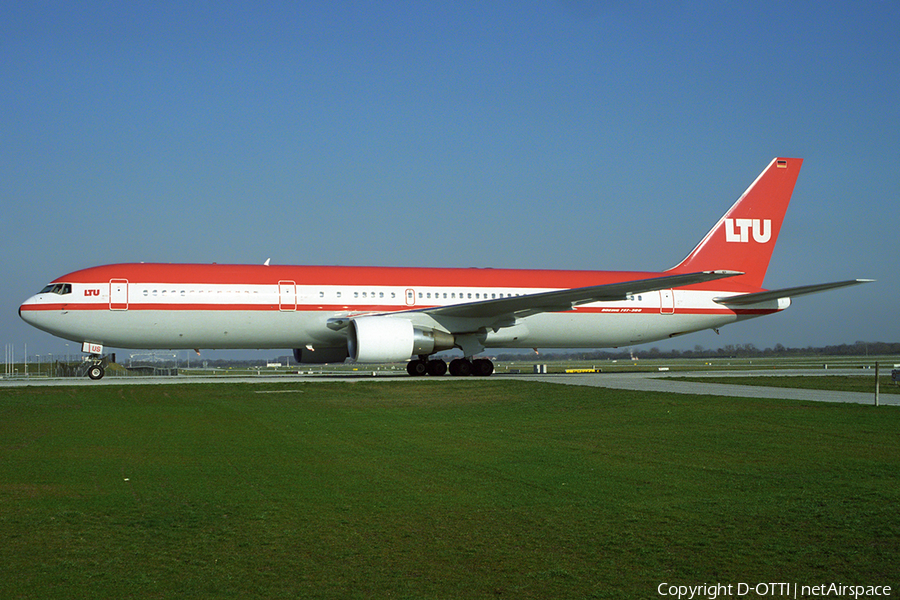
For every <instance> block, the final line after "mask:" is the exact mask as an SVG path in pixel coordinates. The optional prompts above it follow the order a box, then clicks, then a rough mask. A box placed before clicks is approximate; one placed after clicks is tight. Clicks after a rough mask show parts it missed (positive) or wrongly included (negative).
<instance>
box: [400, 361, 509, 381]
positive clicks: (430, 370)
mask: <svg viewBox="0 0 900 600" xmlns="http://www.w3.org/2000/svg"><path fill="white" fill-rule="evenodd" d="M447 371H448V368H447V363H445V362H444V361H442V360H440V359H436V358H432V359H428V358H422V357H419V358H414V359H413V360H411V361H409V362H408V363H406V372H407V373H409V374H410V375H413V376H415V377H418V376H420V375H434V376H436V377H440V376H441V375H445V374H446V373H447ZM449 371H450V374H451V375H453V376H454V377H464V376H467V375H478V376H481V377H487V376H488V375H490V374H491V373H493V372H494V363H492V362H491V361H490V360H488V359H486V358H476V359H475V360H469V359H467V358H457V359H454V360H451V361H450V368H449Z"/></svg>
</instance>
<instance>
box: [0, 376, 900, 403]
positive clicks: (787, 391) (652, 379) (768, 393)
mask: <svg viewBox="0 0 900 600" xmlns="http://www.w3.org/2000/svg"><path fill="white" fill-rule="evenodd" d="M825 375H853V376H860V377H862V376H868V377H871V378H872V379H874V372H872V373H871V374H870V373H865V375H863V374H861V373H860V371H859V370H858V369H829V370H821V371H810V370H779V371H714V372H708V371H678V372H670V373H578V374H552V375H507V374H497V375H494V378H497V379H504V380H505V379H513V380H520V381H532V382H543V383H552V384H557V385H580V386H589V387H604V388H610V389H619V390H634V391H646V392H664V393H670V394H700V395H706V396H727V397H733V398H772V399H779V400H807V401H813V402H850V403H856V404H874V403H875V386H874V382H873V384H872V392H871V393H859V392H834V391H827V390H804V389H794V388H782V387H775V386H771V387H770V386H750V385H736V384H735V385H732V384H723V383H702V382H688V381H676V380H674V379H673V378H676V377H692V378H701V377H717V378H725V377H748V376H749V377H819V376H825ZM441 379H442V380H447V381H454V380H456V381H458V380H457V379H456V378H451V377H446V378H441ZM294 381H304V382H312V381H315V382H343V383H353V382H358V381H379V382H395V383H399V382H404V381H409V382H412V381H421V380H420V379H419V378H414V377H409V376H408V375H406V374H402V375H395V374H383V373H382V374H379V375H377V376H373V375H372V372H360V373H359V374H354V375H345V376H344V375H341V376H328V375H260V376H256V377H252V376H251V377H230V376H224V375H223V376H218V377H194V376H178V377H104V378H103V379H101V380H100V381H91V380H90V379H88V378H86V377H85V378H78V379H69V378H54V379H48V378H33V379H24V378H18V379H0V388H4V387H21V386H71V385H75V386H82V385H148V384H157V385H172V384H185V383H192V384H202V383H271V382H294ZM469 381H472V382H477V381H482V380H481V379H480V378H477V377H472V378H470V379H469ZM879 404H880V405H885V406H900V394H885V393H882V394H880V396H879Z"/></svg>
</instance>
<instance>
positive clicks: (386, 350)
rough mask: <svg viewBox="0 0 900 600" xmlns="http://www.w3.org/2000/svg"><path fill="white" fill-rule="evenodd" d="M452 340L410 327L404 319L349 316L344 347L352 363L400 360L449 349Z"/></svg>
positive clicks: (429, 330)
mask: <svg viewBox="0 0 900 600" xmlns="http://www.w3.org/2000/svg"><path fill="white" fill-rule="evenodd" d="M454 344H455V339H454V338H453V336H452V335H451V334H449V333H447V332H445V331H439V330H437V329H426V328H422V327H416V326H414V325H413V324H412V323H411V322H410V321H408V320H406V319H398V318H393V317H361V318H359V319H353V321H352V322H351V324H350V331H349V333H348V336H347V350H348V351H349V353H350V357H351V358H353V360H355V361H356V362H361V363H379V362H400V361H404V360H408V359H410V358H412V357H413V356H427V355H429V354H433V353H435V352H440V351H441V350H449V349H450V348H453V346H454Z"/></svg>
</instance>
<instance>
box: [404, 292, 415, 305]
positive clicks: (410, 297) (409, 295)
mask: <svg viewBox="0 0 900 600" xmlns="http://www.w3.org/2000/svg"><path fill="white" fill-rule="evenodd" d="M406 305H407V306H415V305H416V291H415V290H406Z"/></svg>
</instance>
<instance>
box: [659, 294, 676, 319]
mask: <svg viewBox="0 0 900 600" xmlns="http://www.w3.org/2000/svg"><path fill="white" fill-rule="evenodd" d="M659 312H660V314H663V315H674V314H675V291H674V290H659Z"/></svg>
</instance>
